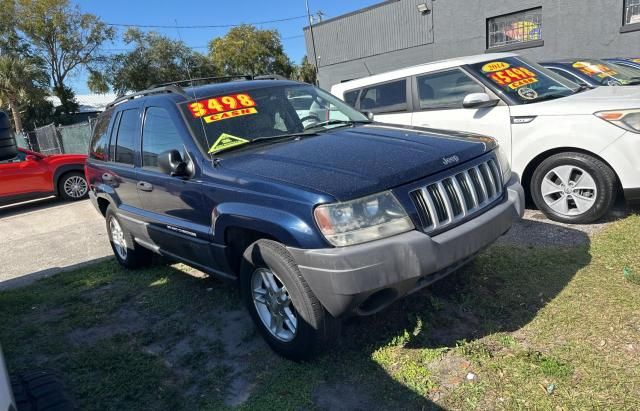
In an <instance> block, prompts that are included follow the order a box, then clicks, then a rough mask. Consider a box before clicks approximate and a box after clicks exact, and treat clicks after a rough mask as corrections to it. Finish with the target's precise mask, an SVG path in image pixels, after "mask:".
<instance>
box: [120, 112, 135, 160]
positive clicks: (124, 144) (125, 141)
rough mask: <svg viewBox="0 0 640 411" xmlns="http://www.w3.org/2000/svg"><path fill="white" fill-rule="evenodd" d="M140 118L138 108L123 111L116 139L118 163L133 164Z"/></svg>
mask: <svg viewBox="0 0 640 411" xmlns="http://www.w3.org/2000/svg"><path fill="white" fill-rule="evenodd" d="M139 118H140V116H139V114H138V110H137V109H134V110H125V111H123V112H122V116H121V118H120V125H119V126H118V137H117V140H116V153H115V161H116V163H123V164H131V165H133V159H134V154H135V147H136V140H137V135H138V120H139Z"/></svg>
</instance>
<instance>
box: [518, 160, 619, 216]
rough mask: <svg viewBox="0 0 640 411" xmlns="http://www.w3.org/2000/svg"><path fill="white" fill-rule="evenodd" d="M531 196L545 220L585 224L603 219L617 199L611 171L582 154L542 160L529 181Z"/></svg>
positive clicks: (614, 179)
mask: <svg viewBox="0 0 640 411" xmlns="http://www.w3.org/2000/svg"><path fill="white" fill-rule="evenodd" d="M530 188H531V197H532V198H533V201H534V202H535V204H536V206H537V207H538V209H539V210H541V211H542V212H543V213H544V214H545V215H546V216H547V217H548V218H550V219H551V220H555V221H560V222H563V223H569V224H586V223H591V222H594V221H596V220H598V219H600V218H601V217H602V216H604V215H605V214H606V213H607V212H608V211H609V210H610V209H611V207H612V206H613V202H614V200H615V197H616V176H615V173H614V172H613V170H611V168H610V167H609V166H608V165H606V164H605V163H603V162H602V161H600V160H598V159H597V158H595V157H592V156H590V155H587V154H583V153H560V154H555V155H553V156H551V157H549V158H547V159H546V160H544V161H543V162H542V163H541V164H540V165H539V166H538V167H537V168H536V170H535V171H534V173H533V176H532V179H531V187H530Z"/></svg>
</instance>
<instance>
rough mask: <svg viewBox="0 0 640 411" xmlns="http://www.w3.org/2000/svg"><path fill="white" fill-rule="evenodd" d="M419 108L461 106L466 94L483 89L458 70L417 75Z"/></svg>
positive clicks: (479, 91) (481, 91)
mask: <svg viewBox="0 0 640 411" xmlns="http://www.w3.org/2000/svg"><path fill="white" fill-rule="evenodd" d="M417 83H418V97H419V98H420V108H421V109H436V108H437V109H443V108H462V101H463V100H464V98H465V96H466V95H467V94H471V93H484V92H485V89H484V87H483V86H481V85H480V84H478V83H476V82H475V81H473V80H472V79H471V78H470V77H469V76H468V75H466V74H465V73H464V72H462V71H460V70H457V69H456V70H451V71H445V72H443V73H436V74H428V75H426V76H421V77H418V81H417Z"/></svg>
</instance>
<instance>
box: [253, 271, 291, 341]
mask: <svg viewBox="0 0 640 411" xmlns="http://www.w3.org/2000/svg"><path fill="white" fill-rule="evenodd" d="M251 296H252V298H253V303H254V305H255V307H256V311H257V312H258V316H259V317H260V320H261V321H262V323H263V324H264V326H265V327H266V328H267V330H269V333H270V334H271V335H272V336H274V337H275V338H277V339H278V340H280V341H283V342H289V341H291V340H293V339H294V337H295V335H296V330H297V328H298V316H297V313H296V311H295V308H294V307H293V303H292V302H291V296H290V295H289V292H288V291H287V288H286V287H285V286H284V284H283V283H282V281H281V280H280V278H278V276H277V275H276V274H275V273H274V272H273V271H271V270H270V269H268V268H258V269H257V270H255V271H254V272H253V274H252V276H251Z"/></svg>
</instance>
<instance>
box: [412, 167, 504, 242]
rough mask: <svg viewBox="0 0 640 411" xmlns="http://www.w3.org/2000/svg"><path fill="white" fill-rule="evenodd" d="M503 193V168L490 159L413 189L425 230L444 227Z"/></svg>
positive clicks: (485, 206) (415, 202)
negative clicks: (501, 174)
mask: <svg viewBox="0 0 640 411" xmlns="http://www.w3.org/2000/svg"><path fill="white" fill-rule="evenodd" d="M501 195H502V178H501V176H500V169H499V168H498V165H497V164H496V162H495V160H494V159H490V160H488V161H485V162H483V163H480V164H478V165H475V166H473V167H470V168H468V169H466V170H464V171H461V172H459V173H457V174H455V175H451V176H448V177H446V178H443V179H442V180H439V181H436V182H434V183H430V184H428V185H426V186H424V187H421V188H419V189H418V190H415V191H412V192H411V199H412V200H413V203H414V205H415V206H416V209H417V210H418V216H419V218H420V223H421V224H422V230H423V231H425V232H431V231H436V230H438V231H440V230H442V229H443V228H445V227H446V226H449V225H451V224H453V223H455V222H457V221H459V220H462V219H463V218H466V217H468V216H470V215H472V214H475V213H477V212H479V211H481V210H483V209H485V208H487V207H488V206H490V205H491V204H492V203H493V202H494V201H495V200H497V199H498V198H499V197H500V196H501Z"/></svg>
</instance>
